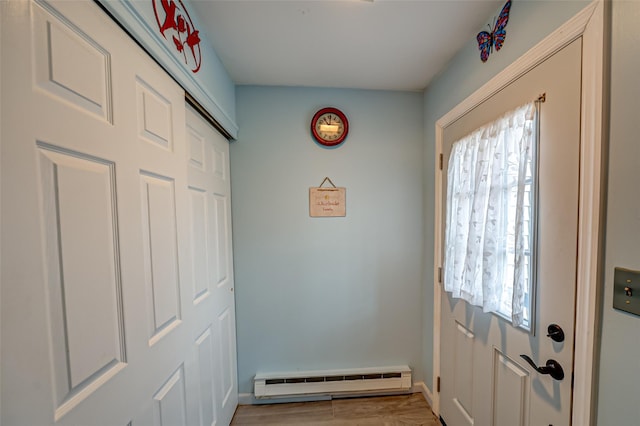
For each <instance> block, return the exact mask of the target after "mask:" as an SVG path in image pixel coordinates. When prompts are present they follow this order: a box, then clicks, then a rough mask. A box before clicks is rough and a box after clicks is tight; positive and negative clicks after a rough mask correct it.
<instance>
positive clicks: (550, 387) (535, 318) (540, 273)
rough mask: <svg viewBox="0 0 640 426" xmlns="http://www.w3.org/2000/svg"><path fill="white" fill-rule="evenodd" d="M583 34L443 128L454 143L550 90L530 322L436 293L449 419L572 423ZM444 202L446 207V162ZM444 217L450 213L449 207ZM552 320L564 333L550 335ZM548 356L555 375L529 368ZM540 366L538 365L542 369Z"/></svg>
mask: <svg viewBox="0 0 640 426" xmlns="http://www.w3.org/2000/svg"><path fill="white" fill-rule="evenodd" d="M581 47H582V46H581V40H580V39H579V40H577V41H574V42H573V43H571V44H570V45H568V46H567V47H565V48H563V49H562V50H561V51H560V52H558V53H556V54H555V55H553V56H552V57H550V58H548V59H546V60H545V61H544V62H542V63H541V64H539V65H538V66H536V67H535V68H534V69H533V70H531V71H529V72H528V73H527V74H525V75H523V76H522V77H520V78H518V79H517V80H516V81H515V82H513V83H511V84H510V85H509V86H507V87H506V88H504V89H503V90H501V91H500V92H499V93H497V94H496V95H494V96H493V97H492V98H491V99H489V100H487V101H485V102H484V103H482V104H481V105H479V106H478V107H477V108H475V109H474V110H472V111H471V112H469V113H468V114H467V115H465V116H464V117H462V118H461V119H460V120H458V121H456V122H455V123H453V124H452V125H451V126H449V127H447V128H446V129H445V130H444V145H443V151H444V164H445V165H446V164H447V161H448V156H449V152H450V149H451V145H452V143H453V142H454V141H456V140H458V139H460V138H461V137H463V136H465V135H466V134H468V133H470V132H471V131H473V130H474V129H476V128H478V127H480V126H481V125H483V124H485V123H487V122H490V121H493V120H494V119H496V118H498V117H499V116H500V115H502V114H503V113H504V112H506V111H509V110H512V109H514V108H515V107H517V106H519V105H523V104H525V103H527V102H530V101H532V100H534V99H536V98H537V97H538V96H539V95H540V94H542V93H546V102H544V103H542V105H541V107H540V118H539V121H540V137H539V147H538V152H539V166H538V167H539V181H538V182H539V183H538V185H539V187H538V188H539V199H538V219H537V220H538V222H537V229H538V246H537V253H536V255H537V266H536V275H537V280H536V285H535V287H534V289H533V292H532V293H531V295H530V299H531V301H532V305H531V308H532V311H531V321H532V323H531V330H530V331H528V330H525V329H522V328H514V327H513V326H512V325H511V322H510V320H506V319H504V318H503V317H500V316H498V315H496V314H493V313H483V312H482V308H478V307H474V306H471V305H469V304H468V303H466V302H464V301H462V300H459V299H453V298H451V295H450V294H449V293H446V292H445V291H444V290H443V292H442V301H441V304H442V305H441V306H442V310H441V348H440V359H441V372H440V373H441V394H440V404H441V405H440V412H441V417H442V418H443V420H444V421H445V422H446V424H447V425H448V426H468V425H476V426H490V425H491V426H539V425H544V426H547V425H550V426H551V425H553V426H568V425H570V423H571V400H572V368H573V356H574V354H573V342H574V317H575V290H576V258H577V252H576V247H577V228H578V183H579V144H580V90H581ZM443 181H444V182H445V183H444V184H443V193H444V197H445V198H444V199H443V201H442V203H443V204H442V205H443V206H446V202H445V200H446V190H445V189H446V167H445V170H444V171H443ZM445 217H446V216H445ZM552 324H556V325H558V326H559V327H560V328H561V329H562V330H563V332H564V340H563V341H562V342H556V341H554V340H552V338H551V337H548V336H547V334H549V333H548V327H549V326H550V325H552ZM521 355H526V356H528V357H530V358H531V359H532V360H533V362H534V363H535V364H536V365H537V366H546V363H547V361H548V360H554V361H556V362H557V363H559V364H560V365H561V367H562V368H563V370H564V378H563V379H560V380H557V379H554V378H552V377H551V376H550V375H548V374H541V373H540V372H537V371H536V370H535V369H534V368H532V367H531V366H530V365H529V364H528V363H527V362H525V360H524V359H523V358H522V357H521ZM543 372H544V370H543Z"/></svg>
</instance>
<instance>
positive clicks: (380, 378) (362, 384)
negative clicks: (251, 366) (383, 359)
mask: <svg viewBox="0 0 640 426" xmlns="http://www.w3.org/2000/svg"><path fill="white" fill-rule="evenodd" d="M409 389H411V369H410V368H409V367H408V366H406V365H402V366H393V367H381V368H357V369H350V370H327V371H296V372H291V373H268V374H256V376H255V378H254V395H255V397H256V398H273V397H285V396H300V395H340V394H349V393H362V394H365V393H369V392H385V391H389V392H391V391H406V390H409Z"/></svg>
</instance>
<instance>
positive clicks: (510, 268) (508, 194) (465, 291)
mask: <svg viewBox="0 0 640 426" xmlns="http://www.w3.org/2000/svg"><path fill="white" fill-rule="evenodd" d="M536 120H537V111H536V106H535V103H534V102H532V103H530V104H527V105H524V106H521V107H519V108H517V109H516V110H514V111H511V112H509V113H507V114H505V115H504V116H502V117H500V118H499V119H498V120H496V121H494V122H492V123H489V124H487V125H485V126H483V127H481V128H479V129H477V130H475V131H474V132H473V133H471V134H470V135H468V136H466V137H464V138H462V139H460V140H459V141H457V142H455V143H454V144H453V147H452V151H451V156H450V157H449V166H448V175H447V176H448V177H447V178H448V182H447V213H446V228H445V261H444V288H445V290H446V291H449V292H451V293H452V296H453V297H456V298H462V299H464V300H466V301H468V302H469V303H471V304H473V305H476V306H481V307H482V308H483V311H484V312H500V313H503V314H506V315H509V314H510V317H511V320H512V323H513V325H514V326H520V325H522V324H523V322H524V320H525V314H526V312H525V311H526V309H528V308H527V307H526V306H525V293H527V292H528V288H529V287H528V285H529V283H528V280H529V279H530V275H531V274H530V270H529V260H530V259H529V256H530V253H531V251H530V249H531V248H530V243H531V238H530V235H531V234H532V232H531V220H530V219H531V217H532V216H533V215H532V212H531V211H530V209H531V208H532V202H531V194H532V190H531V188H532V169H533V165H532V156H533V150H534V143H535V138H536ZM505 311H506V312H505Z"/></svg>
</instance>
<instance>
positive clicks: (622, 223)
mask: <svg viewBox="0 0 640 426" xmlns="http://www.w3.org/2000/svg"><path fill="white" fill-rule="evenodd" d="M611 24H612V25H611V110H610V138H609V144H610V145H609V183H608V188H609V189H608V202H607V227H606V249H605V250H606V257H605V286H604V300H603V312H602V314H603V323H602V341H601V351H600V356H601V361H600V378H599V380H600V387H599V390H598V395H599V398H598V425H603V426H604V425H614V424H615V425H616V426H636V425H638V424H640V404H639V403H638V402H639V401H640V355H639V354H640V317H637V316H633V315H631V314H627V313H624V312H621V311H617V310H615V309H613V307H612V303H613V302H612V301H613V270H614V268H615V267H618V266H620V267H624V268H629V269H635V270H640V192H639V189H638V188H640V142H639V141H638V135H639V134H640V120H639V119H638V115H639V114H640V110H639V108H638V106H639V104H638V99H640V82H639V81H638V76H639V75H640V2H637V1H613V2H612V22H611ZM634 296H635V295H634Z"/></svg>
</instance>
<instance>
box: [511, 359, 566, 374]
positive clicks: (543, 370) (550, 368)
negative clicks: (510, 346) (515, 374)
mask: <svg viewBox="0 0 640 426" xmlns="http://www.w3.org/2000/svg"><path fill="white" fill-rule="evenodd" d="M520 357H521V358H522V359H524V360H525V361H527V362H528V363H529V365H530V366H531V367H532V368H533V369H534V370H536V371H537V372H538V373H540V374H549V375H550V376H551V377H553V378H554V379H556V380H562V379H564V370H563V369H562V366H561V365H560V363H559V362H558V361H556V360H555V359H548V360H547V364H546V365H545V366H543V367H538V366H537V365H536V364H535V363H534V362H533V360H532V359H531V358H529V357H528V356H527V355H520Z"/></svg>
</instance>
